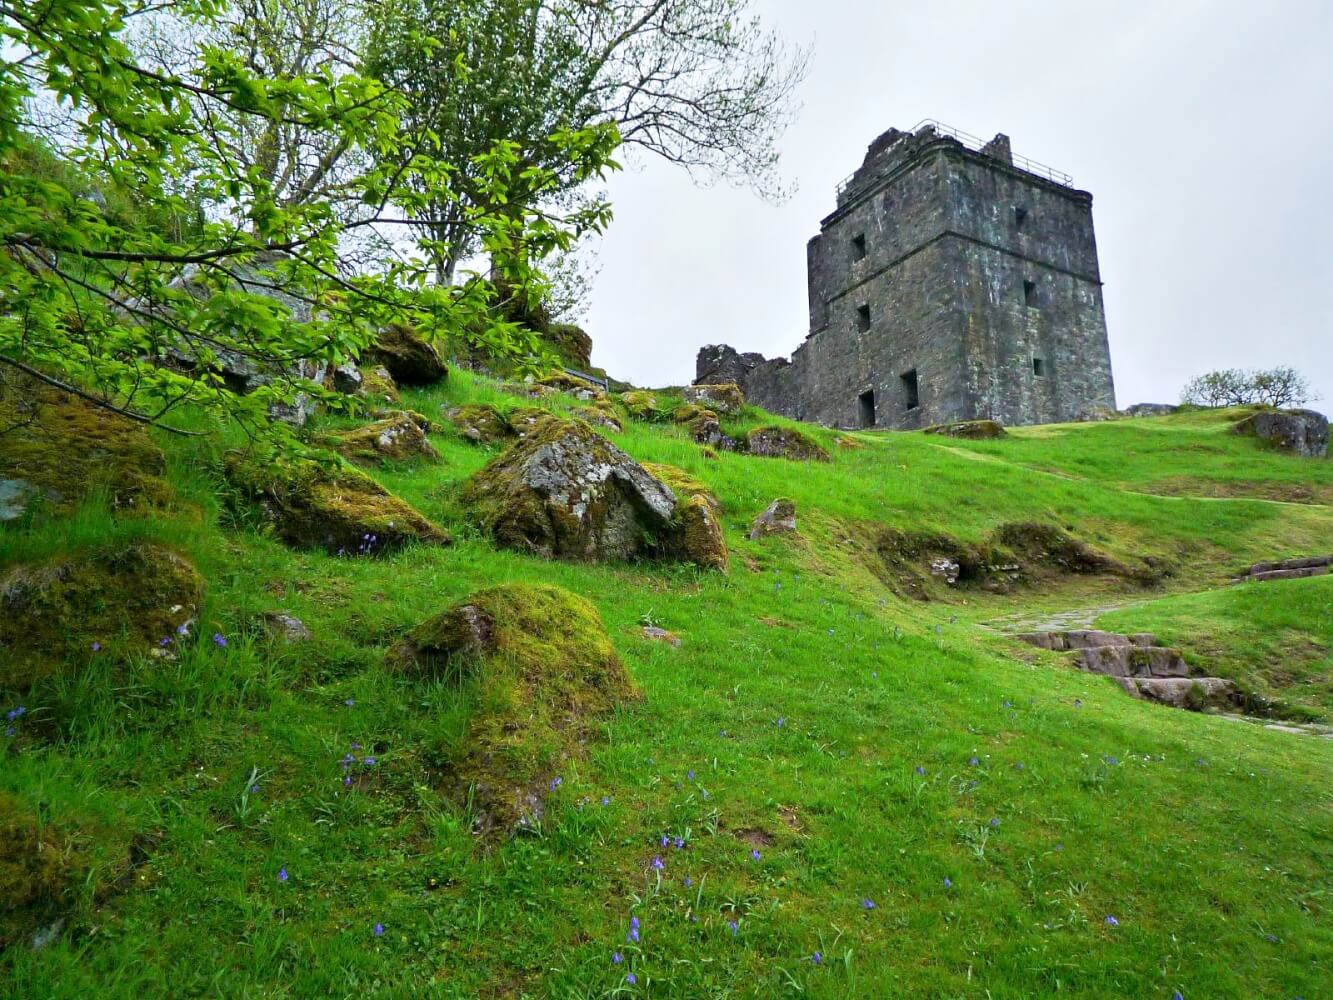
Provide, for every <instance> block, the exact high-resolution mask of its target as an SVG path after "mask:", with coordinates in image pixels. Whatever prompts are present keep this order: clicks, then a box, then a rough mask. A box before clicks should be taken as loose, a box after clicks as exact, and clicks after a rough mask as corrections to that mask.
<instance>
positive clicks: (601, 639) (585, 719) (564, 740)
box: [396, 584, 639, 833]
mask: <svg viewBox="0 0 1333 1000" xmlns="http://www.w3.org/2000/svg"><path fill="white" fill-rule="evenodd" d="M396 662H398V663H399V664H402V665H405V666H408V667H415V668H417V669H420V670H422V671H424V672H426V673H429V674H431V675H433V676H439V672H440V670H441V669H442V668H443V667H444V666H446V665H454V666H457V668H458V670H459V674H460V676H462V677H465V678H466V679H467V681H468V683H469V684H470V685H471V688H472V692H473V695H474V698H475V709H474V711H473V712H472V715H471V716H470V718H469V720H468V723H467V726H466V729H465V730H464V733H463V735H462V737H461V739H460V740H459V742H458V743H457V745H456V746H455V747H453V748H452V751H451V753H450V754H449V757H450V765H451V766H450V774H449V781H448V783H449V786H450V790H451V791H452V792H453V794H454V795H455V796H457V797H458V798H459V799H460V800H466V799H467V798H468V797H469V794H470V796H471V798H472V801H473V803H474V805H475V806H476V807H477V808H478V809H479V819H478V824H477V825H478V828H479V830H481V831H486V832H497V833H507V832H510V831H513V830H514V829H515V828H517V827H521V826H523V825H526V824H530V823H532V822H533V821H534V820H536V819H539V818H540V817H541V815H542V812H543V804H542V803H543V798H544V793H546V792H547V791H548V790H549V789H550V785H551V782H552V780H553V779H554V778H555V777H557V776H558V775H559V772H560V768H561V765H562V764H563V763H565V762H566V761H568V760H569V759H570V758H573V757H576V756H579V755H580V754H581V746H582V744H583V743H584V742H585V741H586V740H587V739H589V738H590V737H591V736H592V735H593V734H594V732H595V730H596V727H597V723H598V721H599V720H600V719H602V718H604V717H605V716H607V715H609V714H610V713H611V712H613V711H614V710H615V708H616V706H618V705H621V704H624V703H626V702H629V701H632V700H634V699H636V698H638V697H639V692H638V689H637V687H636V686H635V684H634V682H633V680H632V679H631V678H630V676H629V673H628V672H627V671H626V669H625V667H624V664H622V663H621V661H620V658H619V657H618V656H617V655H616V651H615V649H614V648H613V647H612V645H611V640H610V638H609V637H608V636H607V633H606V628H605V627H604V626H603V624H602V619H601V616H600V615H598V613H597V609H596V608H594V607H593V606H592V605H591V604H590V603H588V602H587V601H586V600H584V599H583V598H581V597H579V596H577V595H575V594H572V593H570V592H569V591H567V590H563V589H561V588H560V587H551V586H542V585H531V584H508V585H505V586H501V587H494V588H491V589H489V590H483V591H480V592H478V593H476V594H473V595H472V596H471V597H469V598H468V599H467V600H466V601H464V602H463V603H462V604H459V605H458V606H456V607H454V608H451V609H450V610H448V611H446V612H444V613H443V614H441V615H439V616H437V617H435V618H432V619H429V620H428V621H426V622H423V623H422V624H421V625H419V626H418V627H417V628H416V629H414V630H413V631H412V632H411V633H410V634H409V635H408V637H407V638H406V639H405V640H404V642H403V643H402V644H401V646H400V647H399V649H398V651H397V654H396Z"/></svg>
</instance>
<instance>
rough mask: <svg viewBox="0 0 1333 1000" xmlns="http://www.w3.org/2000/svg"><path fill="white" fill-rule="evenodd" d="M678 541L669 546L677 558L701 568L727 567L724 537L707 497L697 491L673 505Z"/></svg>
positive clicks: (724, 568) (723, 568)
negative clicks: (674, 507) (675, 505)
mask: <svg viewBox="0 0 1333 1000" xmlns="http://www.w3.org/2000/svg"><path fill="white" fill-rule="evenodd" d="M676 518H677V521H678V527H677V529H676V535H677V537H678V539H679V541H678V543H677V544H676V545H674V546H670V547H669V551H673V553H674V554H676V555H678V557H679V558H681V559H683V560H684V561H686V562H692V563H694V564H695V565H696V566H702V567H703V568H704V569H716V570H721V571H722V572H723V573H725V572H726V571H727V541H726V538H725V537H724V536H723V534H722V525H721V524H720V523H719V522H718V519H717V514H716V513H715V512H714V510H713V508H712V506H711V505H710V504H709V503H708V500H707V499H706V498H705V497H703V496H700V495H698V494H696V495H694V496H691V497H688V498H686V499H684V500H681V501H680V502H679V503H678V504H677V507H676Z"/></svg>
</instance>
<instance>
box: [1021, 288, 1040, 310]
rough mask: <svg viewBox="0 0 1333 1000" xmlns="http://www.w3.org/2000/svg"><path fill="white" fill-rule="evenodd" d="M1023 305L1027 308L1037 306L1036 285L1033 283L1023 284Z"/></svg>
mask: <svg viewBox="0 0 1333 1000" xmlns="http://www.w3.org/2000/svg"><path fill="white" fill-rule="evenodd" d="M1023 305H1025V306H1028V307H1029V308H1035V307H1036V305H1037V283H1036V282H1035V281H1024V282H1023Z"/></svg>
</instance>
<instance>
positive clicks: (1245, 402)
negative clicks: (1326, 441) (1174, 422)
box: [1180, 366, 1317, 407]
mask: <svg viewBox="0 0 1333 1000" xmlns="http://www.w3.org/2000/svg"><path fill="white" fill-rule="evenodd" d="M1316 398H1317V397H1316V396H1315V395H1314V393H1313V392H1312V391H1311V388H1310V382H1309V380H1308V379H1307V378H1306V377H1305V376H1304V375H1302V374H1301V373H1300V372H1298V371H1297V370H1296V369H1295V368H1290V367H1287V366H1279V367H1277V368H1269V369H1266V370H1263V371H1251V370H1248V369H1242V368H1224V369H1219V370H1218V371H1211V372H1207V373H1206V374H1203V375H1199V376H1197V377H1196V378H1192V379H1190V380H1189V381H1188V382H1186V383H1185V388H1184V389H1182V390H1181V392H1180V401H1181V402H1182V403H1189V404H1192V405H1194V406H1273V407H1284V406H1303V405H1304V404H1306V403H1308V402H1311V401H1312V400H1314V399H1316Z"/></svg>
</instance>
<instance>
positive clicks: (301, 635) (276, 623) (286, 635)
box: [264, 611, 311, 643]
mask: <svg viewBox="0 0 1333 1000" xmlns="http://www.w3.org/2000/svg"><path fill="white" fill-rule="evenodd" d="M264 628H265V630H266V631H267V632H268V633H269V635H271V636H273V637H274V638H277V639H280V640H281V641H282V642H285V643H294V642H309V641H310V638H311V635H310V629H308V628H307V627H306V624H305V622H303V621H301V619H299V618H297V617H296V616H295V615H289V614H288V613H287V612H286V611H266V612H265V613H264Z"/></svg>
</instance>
